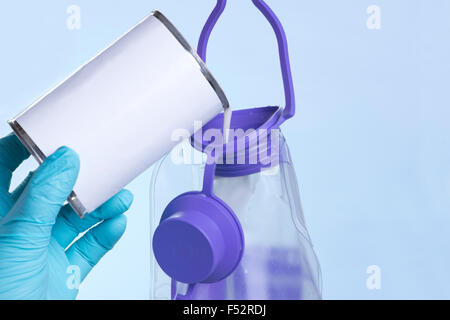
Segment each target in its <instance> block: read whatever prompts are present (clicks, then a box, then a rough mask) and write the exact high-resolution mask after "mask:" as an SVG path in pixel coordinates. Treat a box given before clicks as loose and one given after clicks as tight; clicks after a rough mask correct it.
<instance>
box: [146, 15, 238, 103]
mask: <svg viewBox="0 0 450 320" xmlns="http://www.w3.org/2000/svg"><path fill="white" fill-rule="evenodd" d="M152 16H154V17H155V18H157V19H158V20H159V21H161V23H162V24H163V25H164V26H165V27H166V28H167V29H168V30H169V31H170V32H171V33H172V35H173V36H174V37H175V38H176V39H177V40H178V42H179V43H180V44H181V45H182V46H183V47H184V48H185V49H186V51H188V52H189V53H190V54H191V55H192V57H194V59H195V61H197V63H198V65H199V67H200V70H201V72H202V74H203V75H204V76H205V78H206V80H207V81H208V82H209V84H210V85H211V87H212V88H213V89H214V91H215V92H216V94H217V96H218V97H219V99H220V101H221V102H222V106H223V108H224V109H227V108H229V107H230V103H229V102H228V99H227V97H226V96H225V93H224V91H223V90H222V88H221V87H220V85H219V83H218V82H217V80H216V79H215V78H214V76H213V75H212V73H211V72H210V71H209V69H208V67H207V66H206V64H205V62H204V61H203V60H202V59H201V58H200V56H199V55H198V54H197V52H196V51H195V50H194V49H193V48H192V47H191V45H190V44H189V43H188V42H187V41H186V39H185V38H184V37H183V35H182V34H181V33H180V32H179V31H178V30H177V28H175V26H174V25H173V24H172V23H171V22H170V21H169V19H167V18H166V17H165V16H164V15H163V14H162V13H161V12H159V11H158V10H154V11H153V12H152Z"/></svg>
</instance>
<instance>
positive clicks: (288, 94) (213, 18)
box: [197, 0, 295, 125]
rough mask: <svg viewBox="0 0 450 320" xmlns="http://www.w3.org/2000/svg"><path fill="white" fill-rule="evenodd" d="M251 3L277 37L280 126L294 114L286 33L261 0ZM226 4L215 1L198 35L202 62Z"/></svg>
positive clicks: (220, 0) (222, 0)
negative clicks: (280, 78)
mask: <svg viewBox="0 0 450 320" xmlns="http://www.w3.org/2000/svg"><path fill="white" fill-rule="evenodd" d="M252 2H253V4H254V5H255V6H256V7H257V8H258V9H259V11H261V13H262V14H263V15H264V16H265V17H266V19H267V20H268V21H269V23H270V25H271V26H272V28H273V30H274V32H275V35H276V37H277V42H278V52H279V56H280V64H281V72H282V76H283V85H284V95H285V107H284V110H283V114H282V116H281V118H280V120H279V122H278V125H281V124H282V123H283V122H284V121H286V120H287V119H289V118H292V117H293V116H294V114H295V94H294V85H293V83H292V72H291V66H290V62H289V51H288V44H287V39H286V33H285V32H284V29H283V26H282V25H281V22H280V20H279V19H278V18H277V16H276V15H275V13H274V12H273V11H272V9H270V8H269V6H268V5H267V4H266V3H265V2H264V1H263V0H252ZM226 4H227V1H226V0H217V4H216V6H215V7H214V9H213V11H212V12H211V14H210V16H209V18H208V20H207V21H206V23H205V26H204V27H203V30H202V32H201V34H200V39H199V42H198V47H197V52H198V55H199V56H200V58H202V59H203V61H205V62H206V50H207V47H208V40H209V37H210V35H211V32H212V30H213V28H214V26H215V25H216V23H217V21H218V20H219V17H220V16H221V15H222V13H223V11H224V9H225V6H226Z"/></svg>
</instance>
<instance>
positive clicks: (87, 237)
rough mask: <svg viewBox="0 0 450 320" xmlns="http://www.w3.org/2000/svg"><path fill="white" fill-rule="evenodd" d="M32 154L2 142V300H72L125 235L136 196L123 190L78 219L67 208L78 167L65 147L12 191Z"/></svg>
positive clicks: (14, 142) (16, 144) (12, 142)
mask: <svg viewBox="0 0 450 320" xmlns="http://www.w3.org/2000/svg"><path fill="white" fill-rule="evenodd" d="M28 156H29V154H28V152H27V151H26V150H25V148H24V147H23V146H22V144H21V143H20V141H19V140H18V139H17V138H16V137H15V136H14V135H12V134H11V135H9V136H7V137H5V138H3V139H0V299H74V298H75V297H76V295H77V293H78V284H79V283H80V282H81V281H82V280H83V279H84V278H85V277H86V275H87V274H88V273H89V271H90V270H91V269H92V267H94V266H95V265H96V264H97V262H98V261H99V260H100V259H101V258H102V257H103V255H105V253H107V252H108V251H109V250H110V249H112V247H113V246H114V244H115V243H116V242H117V241H118V240H119V238H120V237H121V236H122V234H123V232H124V231H125V226H126V217H125V215H123V213H124V212H125V211H126V210H128V208H129V207H130V205H131V202H132V200H133V196H132V194H131V193H130V192H129V191H126V190H123V191H121V192H119V193H118V194H117V195H116V196H115V197H113V198H112V199H110V200H109V201H107V202H106V203H105V204H104V205H102V206H101V207H100V208H99V209H97V210H96V211H95V212H93V213H90V214H89V215H87V216H86V217H85V218H84V219H80V218H79V217H78V215H77V214H76V213H75V212H74V211H73V210H72V209H71V207H70V206H69V205H64V202H65V200H66V199H67V198H68V197H69V195H70V193H71V191H72V189H73V186H74V184H75V181H76V179H77V175H78V171H79V167H80V162H79V158H78V156H77V154H76V153H75V152H74V151H72V150H71V149H69V148H67V147H62V148H60V149H58V150H57V151H56V152H55V153H54V154H52V155H51V156H49V157H48V158H47V159H46V160H45V161H44V163H43V164H42V165H41V166H40V167H39V168H38V169H37V170H36V171H35V172H34V173H30V175H29V176H28V177H27V179H25V181H24V182H23V183H22V184H21V185H20V186H19V187H17V189H16V190H14V191H13V192H12V193H10V192H9V187H10V182H11V177H12V173H13V171H14V170H15V169H16V168H17V167H18V166H19V165H20V163H21V162H22V161H23V160H25V159H26V158H28ZM98 222H100V224H98V225H97V226H95V227H94V228H92V229H90V230H89V231H88V232H87V233H86V234H84V235H83V236H82V237H81V238H80V239H78V240H77V241H76V242H74V243H73V244H72V245H70V244H71V243H72V242H73V240H74V239H75V238H76V237H77V236H78V235H79V234H80V233H81V232H84V231H86V230H88V229H89V228H91V227H92V226H94V225H95V224H97V223H98ZM69 245H70V246H69Z"/></svg>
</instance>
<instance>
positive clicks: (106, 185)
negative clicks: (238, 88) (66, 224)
mask: <svg viewBox="0 0 450 320" xmlns="http://www.w3.org/2000/svg"><path fill="white" fill-rule="evenodd" d="M227 108H229V104H228V102H227V99H226V97H225V95H224V93H223V91H222V90H221V88H220V86H219V85H218V83H217V82H216V81H215V80H214V78H213V76H212V75H211V73H210V72H209V71H208V69H207V68H206V66H205V64H204V63H203V62H202V61H201V59H200V58H199V57H198V56H197V54H196V53H195V52H194V50H193V49H192V48H191V47H190V46H189V44H188V43H187V42H186V40H185V39H184V38H183V37H182V35H181V34H180V33H179V32H178V31H177V30H176V29H175V27H174V26H173V25H172V24H171V23H170V22H169V21H168V20H167V18H165V17H164V16H163V15H162V14H161V13H160V12H158V11H154V12H153V13H152V14H151V15H150V16H149V17H147V18H146V19H144V20H143V21H141V22H140V23H139V24H138V25H136V26H135V27H134V28H132V29H131V30H130V31H129V32H127V33H126V34H125V35H123V36H122V37H120V38H119V39H118V40H117V41H116V42H114V43H113V44H112V45H111V46H109V47H108V48H106V49H105V50H104V51H102V52H101V53H100V54H98V55H97V56H96V57H94V58H93V59H92V60H90V61H89V62H88V63H87V64H85V65H84V66H82V67H81V68H80V69H78V70H77V71H76V72H75V73H74V74H72V75H71V76H70V77H69V78H67V79H66V80H65V81H63V82H62V83H61V84H59V85H58V86H57V87H56V88H54V89H53V90H51V91H50V92H49V93H48V94H46V95H45V96H43V97H42V98H41V99H39V100H38V101H37V102H35V103H34V104H33V105H32V106H30V107H29V108H28V109H26V110H25V111H24V112H23V113H21V114H20V115H19V116H17V117H16V118H14V119H12V120H10V121H9V123H10V125H11V127H12V128H13V130H14V132H15V134H16V135H17V136H18V137H19V139H20V140H21V141H22V143H23V144H24V145H25V146H26V147H27V149H28V150H29V151H30V153H31V154H32V155H33V156H34V157H35V158H36V159H37V160H38V161H39V162H42V161H43V160H44V159H45V158H46V157H47V156H49V155H50V154H52V153H53V152H54V151H56V150H57V149H58V148H59V147H61V146H68V147H70V148H72V149H74V150H75V151H76V152H78V154H79V155H80V160H81V168H80V173H79V177H78V180H77V182H76V184H75V187H74V190H73V193H72V195H71V196H70V198H69V199H68V201H69V203H70V204H71V205H72V207H73V208H74V210H75V211H76V212H77V213H78V214H79V215H80V216H83V215H84V214H86V213H88V212H91V211H93V210H95V209H96V208H97V207H98V206H99V205H101V204H102V203H104V202H105V201H106V200H108V199H109V198H110V197H112V196H113V195H114V194H115V193H117V192H118V191H119V190H120V189H121V188H122V187H124V186H125V185H126V184H128V183H129V182H130V181H131V180H133V179H134V178H135V177H136V176H138V175H139V174H140V173H142V172H143V171H144V170H145V169H147V168H148V167H149V166H151V165H152V164H153V163H154V162H156V161H157V160H158V159H160V158H161V157H162V156H163V155H164V154H165V153H167V152H168V151H169V150H171V149H172V148H173V147H174V145H175V144H176V143H177V141H172V139H171V135H172V133H173V132H174V130H177V129H186V130H188V131H189V132H190V133H191V134H192V133H193V131H194V122H195V121H202V122H203V123H206V122H208V121H209V120H210V119H212V118H213V117H214V116H216V115H217V114H218V113H220V112H221V111H223V110H224V109H227Z"/></svg>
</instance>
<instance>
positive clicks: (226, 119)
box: [223, 107, 232, 144]
mask: <svg viewBox="0 0 450 320" xmlns="http://www.w3.org/2000/svg"><path fill="white" fill-rule="evenodd" d="M231 114H232V110H231V107H228V108H226V109H225V110H224V111H223V138H224V144H226V143H228V139H229V138H230V125H231Z"/></svg>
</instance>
